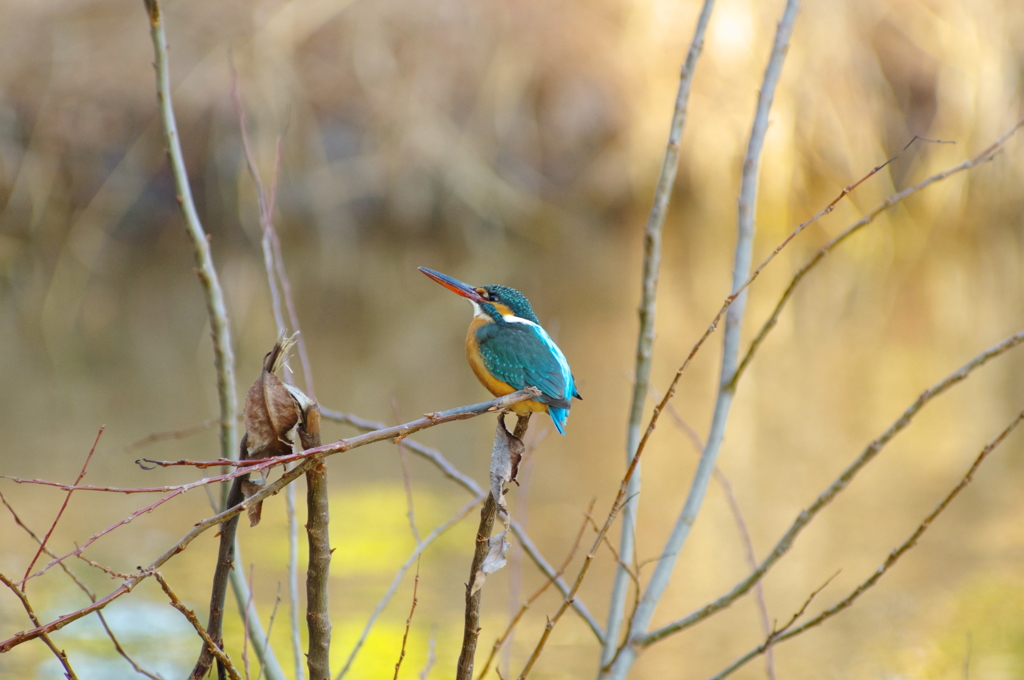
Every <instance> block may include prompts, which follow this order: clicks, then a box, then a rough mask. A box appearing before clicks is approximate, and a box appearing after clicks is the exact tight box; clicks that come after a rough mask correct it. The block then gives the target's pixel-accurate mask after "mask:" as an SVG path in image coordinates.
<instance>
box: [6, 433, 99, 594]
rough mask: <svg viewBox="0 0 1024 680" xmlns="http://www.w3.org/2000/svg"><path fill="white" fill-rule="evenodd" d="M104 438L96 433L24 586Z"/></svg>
mask: <svg viewBox="0 0 1024 680" xmlns="http://www.w3.org/2000/svg"><path fill="white" fill-rule="evenodd" d="M102 436H103V428H102V427H101V428H100V431H99V432H97V433H96V439H95V440H94V441H93V443H92V448H91V449H89V454H88V455H87V456H86V457H85V462H84V463H83V464H82V471H81V472H79V473H78V478H77V479H76V480H75V483H74V484H72V485H71V486H72V488H70V489H68V493H67V495H66V496H64V502H63V503H61V506H60V510H58V511H57V516H56V517H54V518H53V523H52V524H51V525H50V529H49V531H47V532H46V535H45V536H43V540H42V541H40V542H39V549H38V550H36V554H35V555H33V556H32V560H31V561H29V563H28V568H26V569H25V575H24V576H23V577H22V579H21V582H22V583H23V584H24V583H25V582H26V581H27V580H28V575H29V574H31V573H32V567H34V566H35V564H36V560H38V559H39V556H40V555H41V554H42V553H43V550H45V549H46V542H47V541H49V540H50V536H52V535H53V530H54V529H56V528H57V522H59V521H60V518H61V515H63V514H64V510H66V509H67V507H68V501H70V500H71V493H72V491H73V490H74V488H73V487H75V486H77V485H78V483H79V482H81V481H82V478H83V477H85V471H86V470H87V469H88V468H89V461H91V460H92V454H94V453H95V452H96V445H97V444H99V443H100V437H102ZM23 587H24V586H23Z"/></svg>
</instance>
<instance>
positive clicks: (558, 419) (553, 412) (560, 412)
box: [548, 406, 569, 435]
mask: <svg viewBox="0 0 1024 680" xmlns="http://www.w3.org/2000/svg"><path fill="white" fill-rule="evenodd" d="M548 415H549V416H551V422H553V423H554V424H555V429H557V430H558V434H560V435H565V420H566V418H568V417H569V409H567V408H556V407H554V406H549V407H548Z"/></svg>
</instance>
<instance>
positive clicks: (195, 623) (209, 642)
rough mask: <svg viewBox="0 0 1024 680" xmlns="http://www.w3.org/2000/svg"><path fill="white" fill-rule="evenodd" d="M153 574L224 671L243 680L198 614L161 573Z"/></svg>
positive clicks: (172, 604)
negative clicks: (187, 604) (185, 602)
mask: <svg viewBox="0 0 1024 680" xmlns="http://www.w3.org/2000/svg"><path fill="white" fill-rule="evenodd" d="M152 574H153V577H154V578H155V579H156V580H157V581H158V582H159V583H160V587H161V588H163V591H164V593H166V594H167V597H168V598H170V600H171V606H172V607H174V608H175V609H177V610H178V611H179V612H181V613H182V615H184V617H185V618H186V619H188V622H189V623H191V624H192V627H193V628H195V629H196V632H197V633H199V637H201V638H202V639H203V642H205V643H206V646H207V647H208V648H209V649H210V652H211V653H212V654H213V656H214V657H215V658H216V659H217V661H219V662H220V663H221V665H222V666H223V668H224V670H225V671H227V674H228V676H230V677H231V680H242V678H241V677H240V676H239V675H238V670H237V669H236V668H235V666H234V664H232V663H231V659H230V658H229V657H228V655H227V654H225V653H224V651H223V650H221V649H220V647H218V646H217V644H216V643H215V642H214V641H213V639H212V638H211V637H210V636H209V635H208V634H207V632H206V629H205V628H203V624H202V623H200V622H199V618H198V617H197V616H196V613H195V612H194V611H192V610H191V609H189V608H188V607H186V606H185V605H184V604H183V603H182V601H181V600H179V599H178V596H177V595H176V594H175V593H174V591H173V590H172V589H171V586H170V585H169V584H168V583H167V579H165V578H164V577H163V575H162V574H161V573H160V572H158V571H154V572H152Z"/></svg>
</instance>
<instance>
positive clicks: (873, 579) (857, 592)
mask: <svg viewBox="0 0 1024 680" xmlns="http://www.w3.org/2000/svg"><path fill="white" fill-rule="evenodd" d="M1022 420H1024V411H1021V412H1020V413H1019V414H1017V417H1016V418H1014V419H1013V421H1011V422H1010V424H1009V425H1007V426H1006V428H1005V429H1004V430H1003V431H1002V432H1000V433H999V435H998V436H996V438H995V439H993V440H992V441H990V442H989V443H988V444H986V445H985V448H983V449H982V450H981V453H979V454H978V456H977V458H975V459H974V462H973V463H972V464H971V467H970V468H968V469H967V472H966V473H964V476H963V477H962V478H961V479H960V481H959V482H958V483H957V485H956V486H954V487H953V489H952V490H951V491H950V492H949V493H948V494H946V497H945V498H943V499H942V501H941V502H940V503H939V504H938V505H937V506H935V509H934V510H932V511H931V512H930V513H929V514H928V516H927V517H925V518H924V519H923V520H922V521H921V523H920V524H919V525H918V526H917V528H916V529H915V530H914V532H913V533H912V534H910V536H909V537H908V538H907V540H905V541H903V543H901V544H900V545H898V546H897V547H896V548H894V549H893V551H892V552H890V553H889V556H888V557H887V558H886V559H885V562H883V563H882V565H881V566H880V567H878V569H876V570H875V571H874V572H873V573H872V574H871V576H869V577H868V578H867V579H866V580H864V581H863V582H861V583H860V585H858V586H857V587H856V588H854V589H853V590H852V591H851V592H850V594H848V595H847V596H846V597H844V598H843V599H842V600H840V601H839V602H837V603H836V604H834V605H832V606H831V607H829V608H828V609H826V610H825V611H823V612H821V613H820V614H818V615H817V616H815V617H814V618H813V619H811V620H810V621H807V622H806V623H804V624H802V625H800V626H798V627H796V628H793V629H792V630H786V629H785V628H783V629H782V631H779V632H777V633H773V634H772V635H771V636H769V638H768V640H766V641H765V642H763V643H761V644H760V645H758V646H757V647H755V648H754V649H752V650H750V651H749V652H747V653H746V654H744V655H743V656H741V657H740V658H738V659H736V661H734V662H733V663H731V664H729V666H728V667H727V668H725V669H724V670H722V671H721V672H719V673H717V674H716V675H714V676H712V677H711V678H709V680H722V678H725V677H727V676H729V675H731V674H732V673H733V672H734V671H736V670H738V669H739V668H741V667H742V666H743V665H745V664H746V663H747V662H748V661H750V660H751V659H753V658H754V657H756V656H758V655H759V654H762V653H763V652H764V650H765V649H766V648H767V647H769V646H770V645H772V644H778V643H780V642H784V641H785V640H789V639H791V638H794V637H796V636H797V635H800V634H801V633H804V632H806V631H808V630H810V629H811V628H814V627H816V626H819V625H821V624H822V623H824V622H825V621H827V620H828V619H830V618H832V617H833V616H835V615H836V614H838V613H839V612H841V611H843V610H844V609H846V608H847V607H849V606H851V605H852V604H853V603H854V601H856V599H857V598H858V597H860V596H861V595H863V594H864V592H865V591H867V590H868V589H870V588H871V587H872V586H874V585H875V584H876V583H878V580H879V579H880V578H882V576H884V575H885V573H886V572H887V571H889V570H890V569H891V568H892V567H893V566H894V565H895V564H896V563H897V562H898V561H899V559H900V558H901V557H903V555H905V554H906V553H907V552H908V551H909V550H910V549H911V548H913V547H914V546H915V545H917V541H918V540H919V539H920V538H921V536H922V535H923V534H924V532H925V531H927V530H928V527H930V526H931V525H932V522H934V521H935V519H936V518H937V517H938V516H939V515H940V514H942V512H943V511H944V510H945V509H946V508H947V507H948V506H949V504H950V503H951V502H952V501H953V499H954V498H956V497H957V495H959V493H960V492H961V491H963V490H964V489H965V488H966V487H967V485H968V484H970V483H971V482H972V481H973V480H974V473H975V472H977V471H978V468H979V467H981V464H982V463H984V462H985V459H987V458H988V456H989V454H990V453H992V452H993V451H994V450H995V449H996V447H997V446H999V445H1000V444H1002V443H1003V440H1004V439H1006V437H1007V436H1009V434H1010V433H1011V432H1013V431H1014V430H1015V429H1016V428H1017V426H1018V425H1020V423H1021V421H1022ZM819 590H820V589H819ZM816 592H817V591H816ZM812 597H813V595H812ZM804 608H806V605H805V607H804ZM802 613H803V611H802V610H801V612H799V614H802ZM796 618H797V617H794V619H793V621H791V622H790V624H792V623H793V622H794V621H795V620H796ZM788 625H789V624H788ZM788 625H787V627H788ZM783 631H785V632H783Z"/></svg>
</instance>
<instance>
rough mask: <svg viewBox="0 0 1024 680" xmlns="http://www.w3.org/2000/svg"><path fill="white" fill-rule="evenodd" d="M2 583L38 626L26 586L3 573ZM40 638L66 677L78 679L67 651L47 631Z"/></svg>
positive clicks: (1, 575)
mask: <svg viewBox="0 0 1024 680" xmlns="http://www.w3.org/2000/svg"><path fill="white" fill-rule="evenodd" d="M40 545H41V544H40ZM0 583H3V584H4V585H5V586H7V587H8V588H9V589H10V590H11V592H12V593H14V594H15V596H16V597H17V598H18V599H19V600H21V606H22V607H24V608H25V613H26V614H28V618H29V619H30V620H31V621H32V623H34V624H35V625H37V626H38V625H39V617H37V616H36V612H35V610H34V609H32V603H31V602H29V600H28V595H26V594H25V590H24V588H23V587H22V588H19V587H18V585H17V584H16V583H14V581H12V580H10V579H9V578H7V577H6V576H4V575H3V574H0ZM39 639H40V640H42V641H43V643H44V644H45V645H46V646H47V647H49V648H50V651H51V652H53V655H54V656H55V657H57V661H59V662H60V665H61V666H63V667H64V672H65V677H67V678H68V680H78V676H77V675H75V671H74V670H73V669H72V668H71V662H70V661H68V654H67V652H65V651H64V650H62V649H60V648H58V647H57V645H55V644H54V643H53V640H51V639H50V636H49V635H46V634H45V633H44V634H42V635H40V636H39Z"/></svg>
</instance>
